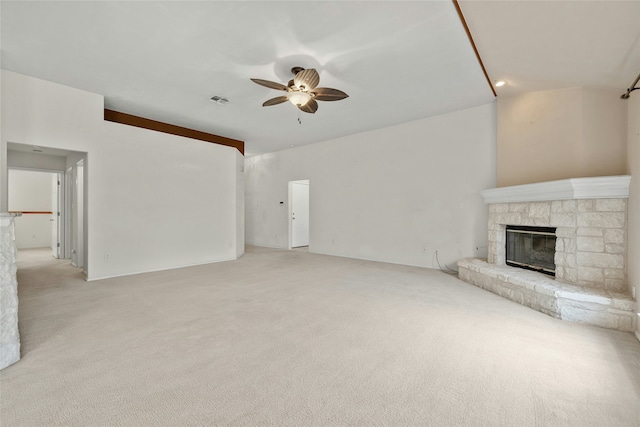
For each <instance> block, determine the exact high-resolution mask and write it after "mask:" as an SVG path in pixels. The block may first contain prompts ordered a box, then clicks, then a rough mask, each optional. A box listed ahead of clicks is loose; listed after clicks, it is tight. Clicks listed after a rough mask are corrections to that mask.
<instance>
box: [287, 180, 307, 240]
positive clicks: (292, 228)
mask: <svg viewBox="0 0 640 427" xmlns="http://www.w3.org/2000/svg"><path fill="white" fill-rule="evenodd" d="M309 189H310V186H309V180H308V179H307V180H299V181H291V182H289V249H293V248H308V247H309Z"/></svg>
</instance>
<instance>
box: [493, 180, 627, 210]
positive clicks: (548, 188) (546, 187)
mask: <svg viewBox="0 0 640 427" xmlns="http://www.w3.org/2000/svg"><path fill="white" fill-rule="evenodd" d="M630 182H631V176H629V175H621V176H602V177H600V176H598V177H591V178H571V179H562V180H559V181H548V182H539V183H535V184H524V185H514V186H511V187H501V188H492V189H489V190H484V191H481V192H480V194H482V197H484V202H485V203H514V202H538V201H549V200H573V199H627V198H629V183H630Z"/></svg>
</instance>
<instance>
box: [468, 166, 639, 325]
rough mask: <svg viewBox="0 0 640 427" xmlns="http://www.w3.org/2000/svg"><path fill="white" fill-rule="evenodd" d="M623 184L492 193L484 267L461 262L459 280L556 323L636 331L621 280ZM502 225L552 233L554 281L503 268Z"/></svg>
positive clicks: (592, 181)
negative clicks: (551, 230)
mask: <svg viewBox="0 0 640 427" xmlns="http://www.w3.org/2000/svg"><path fill="white" fill-rule="evenodd" d="M629 182H630V177H628V176H619V177H596V178H580V179H571V180H562V181H553V182H547V183H539V184H528V185H522V186H514V187H505V188H497V189H493V190H486V191H484V192H483V196H484V198H485V202H487V203H489V222H488V256H487V261H486V262H485V261H482V260H477V259H464V260H461V261H460V262H459V263H458V266H459V271H460V278H461V279H462V280H465V281H467V282H469V283H472V284H474V285H476V286H479V287H481V288H484V289H487V290H490V291H492V292H494V293H496V294H498V295H501V296H504V297H506V298H509V299H511V300H513V301H516V302H518V303H520V304H524V305H526V306H529V307H531V308H534V309H536V310H538V311H541V312H543V313H546V314H548V315H551V316H553V317H557V318H560V319H566V320H572V321H577V322H582V323H588V324H592V325H597V326H602V327H606V328H612V329H618V330H622V331H632V330H633V329H634V327H635V325H634V322H635V314H634V311H635V306H636V303H635V301H634V300H633V299H632V298H631V297H630V296H629V295H628V292H629V291H628V289H629V286H628V284H627V276H626V253H627V229H626V227H627V226H626V220H627V198H628V194H629ZM507 225H524V226H542V227H556V237H557V239H556V254H555V264H556V277H555V280H554V279H553V278H551V277H549V276H546V275H543V274H541V273H537V272H532V271H526V270H522V269H520V268H516V267H510V266H506V265H505V264H506V262H505V252H506V248H505V240H506V226H507Z"/></svg>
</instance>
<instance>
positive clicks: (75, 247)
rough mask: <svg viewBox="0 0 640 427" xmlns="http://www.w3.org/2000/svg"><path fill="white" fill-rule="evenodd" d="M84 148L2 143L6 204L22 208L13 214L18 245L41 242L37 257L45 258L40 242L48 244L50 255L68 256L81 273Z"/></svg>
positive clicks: (83, 257)
mask: <svg viewBox="0 0 640 427" xmlns="http://www.w3.org/2000/svg"><path fill="white" fill-rule="evenodd" d="M86 154H87V153H82V152H76V151H70V150H62V149H54V148H47V147H42V146H38V147H36V146H32V145H25V144H18V143H8V144H7V167H8V173H7V175H8V182H7V184H8V185H7V187H8V207H9V211H16V212H20V213H22V216H21V217H18V218H16V220H15V232H16V246H17V249H18V251H22V252H24V251H27V250H32V251H33V250H35V248H40V250H39V251H38V253H39V254H40V255H39V256H38V257H36V258H38V259H43V260H44V259H45V258H42V255H44V254H45V253H44V252H43V251H44V249H43V248H48V252H47V254H48V255H49V257H51V256H53V258H58V259H61V260H69V261H71V264H72V265H73V266H74V267H78V268H82V270H83V272H84V274H85V275H86V274H87V268H86V265H85V263H86V259H87V256H86V252H87V244H86V241H87V218H86V212H87V206H86V200H87V198H86V194H87V166H86V161H87V160H86ZM36 181H37V183H36ZM45 230H46V231H48V233H45ZM34 259H35V258H34ZM49 259H50V258H49ZM85 277H86V276H85Z"/></svg>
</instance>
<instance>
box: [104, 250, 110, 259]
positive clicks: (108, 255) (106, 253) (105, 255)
mask: <svg viewBox="0 0 640 427" xmlns="http://www.w3.org/2000/svg"><path fill="white" fill-rule="evenodd" d="M104 259H106V260H107V261H108V260H110V259H111V254H110V253H109V252H105V253H104Z"/></svg>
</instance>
